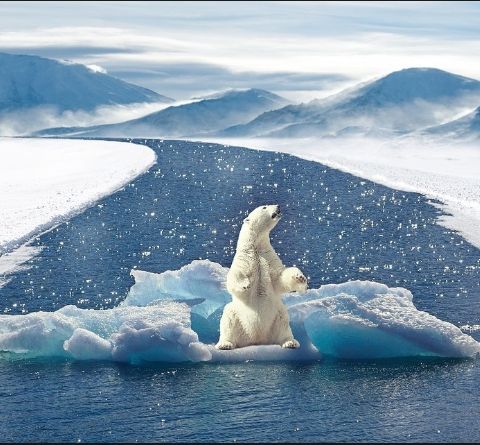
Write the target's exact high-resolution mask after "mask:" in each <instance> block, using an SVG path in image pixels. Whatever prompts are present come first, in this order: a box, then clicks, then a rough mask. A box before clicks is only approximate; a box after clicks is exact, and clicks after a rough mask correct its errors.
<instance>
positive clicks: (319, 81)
mask: <svg viewBox="0 0 480 445" xmlns="http://www.w3.org/2000/svg"><path fill="white" fill-rule="evenodd" d="M110 74H112V75H114V76H116V77H120V78H122V79H125V80H127V81H129V82H132V83H136V84H140V85H145V86H146V87H148V88H151V89H154V90H157V91H168V92H169V94H170V95H172V96H173V97H182V95H183V94H185V91H186V90H188V91H189V92H190V96H195V95H202V94H208V93H211V92H214V91H218V90H224V89H228V88H262V89H266V90H270V91H273V92H276V93H278V94H283V95H287V96H289V97H291V98H292V97H294V96H295V94H289V93H295V92H299V91H307V92H314V93H315V95H318V94H323V91H330V90H331V89H332V87H334V86H338V85H344V84H345V83H346V82H348V81H351V79H350V78H349V77H347V76H345V75H342V74H337V73H296V72H289V71H279V72H255V71H233V70H230V69H228V68H226V67H223V66H219V65H215V64H208V63H169V62H166V63H156V64H152V65H149V66H147V67H142V68H134V67H133V68H129V69H111V71H110Z"/></svg>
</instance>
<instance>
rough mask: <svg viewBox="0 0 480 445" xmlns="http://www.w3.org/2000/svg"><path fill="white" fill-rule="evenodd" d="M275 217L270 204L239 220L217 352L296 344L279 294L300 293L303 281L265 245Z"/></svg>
mask: <svg viewBox="0 0 480 445" xmlns="http://www.w3.org/2000/svg"><path fill="white" fill-rule="evenodd" d="M279 219H280V211H279V207H278V206H276V205H269V206H260V207H257V208H256V209H255V210H254V211H253V212H251V213H250V215H248V217H247V218H246V219H245V220H244V223H243V226H242V228H241V230H240V235H239V237H238V243H237V251H236V253H235V257H234V258H233V262H232V266H231V268H230V270H229V272H228V274H227V289H228V291H229V292H230V294H231V295H232V302H231V303H228V304H227V305H226V306H225V308H224V310H223V315H222V319H221V321H220V339H219V341H218V343H217V345H216V347H217V348H218V349H233V348H239V347H244V346H249V345H268V344H278V345H281V346H282V347H284V348H298V347H299V346H300V344H299V343H298V341H297V340H295V339H294V338H293V334H292V331H291V329H290V325H289V320H288V312H287V309H286V307H285V305H284V304H283V301H282V295H283V294H284V293H287V292H297V291H298V292H303V291H305V290H306V289H307V280H306V278H305V276H304V275H303V273H302V272H301V271H300V269H298V268H296V267H288V268H287V267H285V266H284V265H283V263H282V261H281V260H280V258H279V257H278V255H277V254H276V252H275V250H273V247H272V246H271V244H270V237H269V235H270V231H271V230H272V229H273V228H274V227H275V226H276V225H277V223H278V220H279Z"/></svg>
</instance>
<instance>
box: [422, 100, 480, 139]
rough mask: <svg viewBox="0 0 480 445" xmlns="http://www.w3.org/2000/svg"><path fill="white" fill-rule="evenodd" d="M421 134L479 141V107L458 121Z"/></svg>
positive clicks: (429, 129) (428, 129)
mask: <svg viewBox="0 0 480 445" xmlns="http://www.w3.org/2000/svg"><path fill="white" fill-rule="evenodd" d="M422 133H423V134H424V135H427V136H435V137H443V138H451V139H480V107H478V108H476V109H475V110H474V111H472V112H470V113H467V114H466V115H464V116H462V117H460V118H459V119H455V120H453V121H451V122H447V123H446V124H442V125H437V126H434V127H430V128H427V129H426V130H424V131H423V132H422Z"/></svg>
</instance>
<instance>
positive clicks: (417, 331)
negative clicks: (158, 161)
mask: <svg viewBox="0 0 480 445" xmlns="http://www.w3.org/2000/svg"><path fill="white" fill-rule="evenodd" d="M226 272H227V269H225V268H223V267H222V266H220V265H219V264H216V263H212V262H210V261H208V260H202V261H194V262H192V263H191V264H189V265H187V266H184V267H182V268H181V269H180V270H177V271H167V272H164V273H160V274H155V273H151V272H144V271H133V272H132V273H133V276H134V278H135V280H138V281H136V283H135V285H134V286H133V287H132V288H131V290H130V293H129V294H128V296H127V298H126V300H125V301H124V302H123V303H122V304H121V305H120V306H119V307H117V308H114V309H109V310H87V309H79V308H77V307H75V306H66V307H64V308H62V309H60V310H58V311H56V312H36V313H32V314H28V315H2V316H0V350H2V351H6V352H9V353H12V354H16V355H18V354H25V355H26V356H27V357H32V356H33V357H49V356H62V357H69V358H73V359H77V360H114V361H124V362H142V361H159V362H178V361H193V362H196V361H214V362H238V361H246V360H256V361H257V360H282V361H284V360H311V359H319V358H320V357H321V356H322V355H326V356H331V357H334V358H346V359H365V358H369V359H376V358H393V357H416V356H433V357H475V356H477V355H478V354H479V353H480V343H478V342H477V341H475V340H474V339H473V338H472V337H470V336H469V335H467V334H464V333H463V332H462V331H461V330H460V329H459V328H458V327H456V326H454V325H453V324H451V323H448V322H445V321H442V320H439V319H438V318H436V317H434V316H433V315H430V314H428V313H426V312H423V311H419V310H417V309H416V307H415V305H414V304H413V301H412V294H411V293H410V292H409V291H408V290H407V289H403V288H389V287H387V286H386V285H384V284H381V283H375V282H370V281H349V282H347V283H342V284H329V285H325V286H321V287H320V288H318V289H311V290H309V291H307V292H305V293H304V294H300V295H297V294H290V295H287V296H285V303H286V304H287V306H288V310H289V314H290V320H291V326H292V330H293V332H294V334H295V336H296V338H298V339H299V341H300V343H301V345H302V347H301V348H300V349H298V350H285V349H282V348H281V347H280V346H277V345H270V346H250V347H247V348H241V349H237V350H234V351H217V350H215V349H214V346H213V344H211V343H210V342H212V340H209V341H208V342H207V343H209V344H207V343H204V342H202V339H205V338H211V336H212V332H213V333H214V334H215V335H214V337H215V338H218V328H219V318H218V315H219V313H220V311H219V310H216V311H214V308H217V309H221V307H222V306H223V305H224V304H225V302H227V301H229V299H230V297H228V294H227V293H226V291H225V287H224V285H225V283H224V282H225V277H226ZM196 289H198V291H196ZM174 300H181V302H179V301H174ZM205 303H206V304H205ZM202 305H203V306H202ZM198 308H200V310H199V309H198ZM192 312H193V314H192ZM194 318H195V319H196V322H195V323H194V322H193V319H194ZM193 329H195V331H196V332H195V331H194V330H193Z"/></svg>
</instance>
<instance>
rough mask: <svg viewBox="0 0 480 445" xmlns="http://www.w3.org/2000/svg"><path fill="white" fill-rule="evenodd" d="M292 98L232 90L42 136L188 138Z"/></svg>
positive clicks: (240, 121)
mask: <svg viewBox="0 0 480 445" xmlns="http://www.w3.org/2000/svg"><path fill="white" fill-rule="evenodd" d="M287 103H288V100H287V99H285V98H283V97H280V96H278V95H276V94H273V93H270V92H268V91H265V90H260V89H248V90H229V91H226V92H222V93H216V94H214V95H210V96H207V97H205V98H200V99H199V100H197V101H194V102H190V103H187V104H184V105H179V106H170V107H168V108H165V109H163V110H161V111H157V112H155V113H151V114H149V115H147V116H143V117H141V118H139V119H133V120H129V121H126V122H121V123H118V124H112V125H98V126H94V127H70V128H52V129H46V130H42V131H40V132H37V133H36V135H41V136H47V135H48V136H54V135H56V136H58V135H68V136H72V137H84V136H89V137H184V136H196V135H202V134H206V133H211V132H214V131H217V130H221V129H223V128H225V127H229V126H232V125H235V124H243V123H246V122H249V121H250V120H252V119H253V118H254V117H255V116H258V115H259V114H261V113H263V112H265V111H269V110H273V109H276V108H280V107H283V106H284V105H286V104H287Z"/></svg>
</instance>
